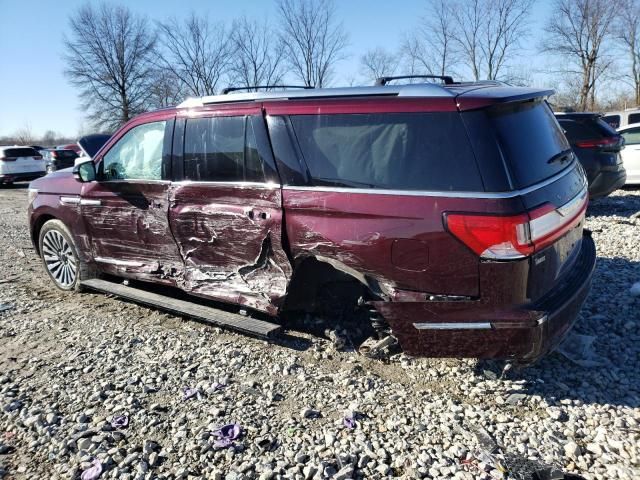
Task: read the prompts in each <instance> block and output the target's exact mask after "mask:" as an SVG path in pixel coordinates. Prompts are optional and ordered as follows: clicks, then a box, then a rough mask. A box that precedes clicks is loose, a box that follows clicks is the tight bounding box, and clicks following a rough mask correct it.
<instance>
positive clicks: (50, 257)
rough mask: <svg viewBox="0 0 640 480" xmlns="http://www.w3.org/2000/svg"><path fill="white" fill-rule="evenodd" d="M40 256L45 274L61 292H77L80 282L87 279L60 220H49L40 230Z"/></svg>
mask: <svg viewBox="0 0 640 480" xmlns="http://www.w3.org/2000/svg"><path fill="white" fill-rule="evenodd" d="M39 246H40V256H41V257H42V262H43V263H44V267H45V269H46V270H47V273H48V274H49V276H50V277H51V279H52V280H53V282H54V283H55V284H56V287H58V288H59V289H61V290H66V291H69V290H79V288H80V280H84V279H86V278H87V277H88V275H87V267H86V264H84V262H82V261H81V260H80V258H79V257H78V250H77V248H76V245H75V243H74V242H73V239H72V237H71V234H70V232H69V230H68V229H67V227H66V226H65V225H64V223H62V222H61V221H60V220H49V221H48V222H46V223H45V224H44V225H43V226H42V229H41V230H40V237H39Z"/></svg>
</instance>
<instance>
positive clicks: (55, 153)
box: [40, 148, 78, 173]
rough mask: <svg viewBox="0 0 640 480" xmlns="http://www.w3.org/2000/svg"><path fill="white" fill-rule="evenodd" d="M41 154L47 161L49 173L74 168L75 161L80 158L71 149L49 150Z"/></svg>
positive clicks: (42, 151)
mask: <svg viewBox="0 0 640 480" xmlns="http://www.w3.org/2000/svg"><path fill="white" fill-rule="evenodd" d="M40 153H42V158H43V159H44V161H45V165H46V168H47V173H51V172H55V171H56V170H62V169H63V168H69V167H73V165H74V162H75V159H76V158H78V154H77V153H76V152H75V151H73V150H71V149H65V150H63V149H61V148H48V149H46V150H41V151H40Z"/></svg>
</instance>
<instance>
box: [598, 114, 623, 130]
mask: <svg viewBox="0 0 640 480" xmlns="http://www.w3.org/2000/svg"><path fill="white" fill-rule="evenodd" d="M602 120H604V121H605V122H607V123H608V124H609V125H611V126H612V127H613V128H619V127H620V115H605V116H604V117H602Z"/></svg>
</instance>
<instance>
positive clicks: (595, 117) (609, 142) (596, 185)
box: [556, 112, 626, 198]
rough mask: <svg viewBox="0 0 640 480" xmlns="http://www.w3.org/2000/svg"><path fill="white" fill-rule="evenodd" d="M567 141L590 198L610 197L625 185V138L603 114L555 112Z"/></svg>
mask: <svg viewBox="0 0 640 480" xmlns="http://www.w3.org/2000/svg"><path fill="white" fill-rule="evenodd" d="M556 118H557V119H558V122H559V123H560V126H561V127H562V128H563V129H564V132H565V135H566V137H567V140H569V144H570V145H571V148H572V149H573V151H574V153H575V154H576V156H577V157H578V160H579V161H580V163H581V164H582V167H583V168H584V170H585V173H586V174H587V179H588V180H589V198H598V197H604V196H607V195H609V194H610V193H611V192H613V191H614V190H617V189H618V188H620V187H621V186H623V185H624V183H625V181H626V173H625V169H624V166H623V165H622V157H621V156H620V150H622V148H623V146H624V139H623V138H622V136H621V135H620V134H618V132H616V131H615V130H614V129H613V128H612V127H611V125H609V124H608V123H606V122H605V121H604V120H603V119H602V114H600V113H587V112H582V113H556Z"/></svg>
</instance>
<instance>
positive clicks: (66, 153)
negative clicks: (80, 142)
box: [56, 150, 78, 159]
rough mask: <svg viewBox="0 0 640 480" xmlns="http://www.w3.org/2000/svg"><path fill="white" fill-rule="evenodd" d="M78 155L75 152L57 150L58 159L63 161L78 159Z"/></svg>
mask: <svg viewBox="0 0 640 480" xmlns="http://www.w3.org/2000/svg"><path fill="white" fill-rule="evenodd" d="M77 156H78V154H77V153H76V152H74V151H73V150H56V157H58V158H61V159H68V158H76V157H77Z"/></svg>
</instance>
